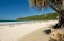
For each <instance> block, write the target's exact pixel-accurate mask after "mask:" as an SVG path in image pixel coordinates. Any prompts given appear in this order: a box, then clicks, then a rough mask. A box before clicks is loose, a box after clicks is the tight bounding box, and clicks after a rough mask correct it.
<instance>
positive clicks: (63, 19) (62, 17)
mask: <svg viewBox="0 0 64 41" xmlns="http://www.w3.org/2000/svg"><path fill="white" fill-rule="evenodd" d="M49 7H50V8H52V9H53V10H54V11H56V12H58V13H59V23H58V24H56V25H55V26H54V28H60V27H61V26H62V24H64V14H63V12H64V11H62V12H61V11H58V10H57V9H55V8H54V7H53V6H50V5H49Z"/></svg>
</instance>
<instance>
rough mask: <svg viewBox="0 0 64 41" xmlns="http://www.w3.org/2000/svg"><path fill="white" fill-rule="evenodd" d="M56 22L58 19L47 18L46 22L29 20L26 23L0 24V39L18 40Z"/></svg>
mask: <svg viewBox="0 0 64 41" xmlns="http://www.w3.org/2000/svg"><path fill="white" fill-rule="evenodd" d="M56 23H58V20H49V21H47V22H43V21H41V22H35V23H34V22H29V23H26V24H16V25H11V26H10V25H5V26H0V41H18V39H20V38H21V37H23V36H25V35H27V34H29V33H31V32H33V31H36V30H38V29H41V28H44V27H46V28H47V27H49V26H51V25H54V24H56Z"/></svg>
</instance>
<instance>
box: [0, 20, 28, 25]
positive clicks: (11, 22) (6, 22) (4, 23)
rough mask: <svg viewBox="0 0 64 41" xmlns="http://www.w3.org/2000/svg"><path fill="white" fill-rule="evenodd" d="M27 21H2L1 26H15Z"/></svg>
mask: <svg viewBox="0 0 64 41" xmlns="http://www.w3.org/2000/svg"><path fill="white" fill-rule="evenodd" d="M27 22H28V21H27V20H0V26H2V25H11V24H12V25H13V24H25V23H27Z"/></svg>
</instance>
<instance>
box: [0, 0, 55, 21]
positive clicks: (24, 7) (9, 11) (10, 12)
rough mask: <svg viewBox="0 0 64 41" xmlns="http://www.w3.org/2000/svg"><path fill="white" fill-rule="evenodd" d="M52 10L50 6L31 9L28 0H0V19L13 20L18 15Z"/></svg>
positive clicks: (37, 13) (50, 11)
mask: <svg viewBox="0 0 64 41" xmlns="http://www.w3.org/2000/svg"><path fill="white" fill-rule="evenodd" d="M52 12H54V11H53V10H52V9H51V8H45V9H44V10H42V11H41V10H39V9H36V8H35V9H31V8H30V5H29V0H0V20H15V19H16V18H19V17H27V16H32V15H41V14H46V13H52Z"/></svg>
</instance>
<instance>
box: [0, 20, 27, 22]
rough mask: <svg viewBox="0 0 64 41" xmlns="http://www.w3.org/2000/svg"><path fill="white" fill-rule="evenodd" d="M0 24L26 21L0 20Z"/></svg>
mask: <svg viewBox="0 0 64 41" xmlns="http://www.w3.org/2000/svg"><path fill="white" fill-rule="evenodd" d="M0 22H26V20H0Z"/></svg>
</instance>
